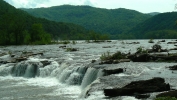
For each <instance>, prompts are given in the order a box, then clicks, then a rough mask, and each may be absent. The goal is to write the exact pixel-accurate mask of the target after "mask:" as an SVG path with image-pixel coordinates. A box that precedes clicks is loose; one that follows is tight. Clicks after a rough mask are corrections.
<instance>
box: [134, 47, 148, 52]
mask: <svg viewBox="0 0 177 100" xmlns="http://www.w3.org/2000/svg"><path fill="white" fill-rule="evenodd" d="M136 50H137V51H136V53H148V51H147V50H145V49H144V47H138V48H137V49H136Z"/></svg>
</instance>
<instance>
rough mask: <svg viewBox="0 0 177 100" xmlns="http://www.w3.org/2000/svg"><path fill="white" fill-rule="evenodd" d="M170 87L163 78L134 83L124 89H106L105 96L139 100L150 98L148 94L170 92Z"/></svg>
mask: <svg viewBox="0 0 177 100" xmlns="http://www.w3.org/2000/svg"><path fill="white" fill-rule="evenodd" d="M169 90H170V85H169V84H166V83H165V80H164V79H163V78H153V79H150V80H141V81H134V82H131V83H130V84H128V85H126V86H124V87H122V88H113V89H104V94H105V96H108V97H116V96H134V97H136V98H138V99H142V98H148V97H149V96H150V95H148V94H147V93H152V92H162V91H169Z"/></svg>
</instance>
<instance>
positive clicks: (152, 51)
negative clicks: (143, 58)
mask: <svg viewBox="0 0 177 100" xmlns="http://www.w3.org/2000/svg"><path fill="white" fill-rule="evenodd" d="M168 51H169V50H167V49H160V50H158V51H154V50H153V49H147V52H148V53H155V52H168Z"/></svg>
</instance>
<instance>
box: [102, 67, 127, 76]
mask: <svg viewBox="0 0 177 100" xmlns="http://www.w3.org/2000/svg"><path fill="white" fill-rule="evenodd" d="M103 72H104V75H105V76H106V75H111V74H119V73H123V72H124V69H123V68H118V69H104V70H103Z"/></svg>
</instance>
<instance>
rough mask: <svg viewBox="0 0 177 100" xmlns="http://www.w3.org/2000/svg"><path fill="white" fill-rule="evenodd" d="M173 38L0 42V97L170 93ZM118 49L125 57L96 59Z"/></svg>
mask: <svg viewBox="0 0 177 100" xmlns="http://www.w3.org/2000/svg"><path fill="white" fill-rule="evenodd" d="M175 41H176V40H165V41H163V42H162V40H154V43H148V40H123V41H117V40H114V41H111V42H100V43H87V42H85V41H77V43H76V44H66V45H64V44H56V45H39V46H1V48H0V65H1V66H0V83H1V86H0V90H2V91H1V92H0V93H1V94H4V95H1V96H0V99H2V100H8V99H12V100H13V99H19V100H26V99H28V100H36V99H43V100H49V99H50V98H51V100H58V98H60V99H63V100H66V99H68V100H70V99H88V100H92V99H108V100H109V99H119V100H127V99H130V100H133V99H144V98H146V99H149V100H153V99H154V98H156V95H158V97H159V96H161V95H164V94H161V93H164V92H167V91H169V92H170V91H172V93H169V92H168V93H167V94H170V95H172V94H175V90H176V89H177V85H176V83H177V77H176V74H177V71H176V65H177V63H176V61H177V60H176V59H177V56H176V50H177V49H175V48H176V46H175ZM158 45H159V46H161V47H160V49H158V48H159V47H158ZM154 46H156V47H154ZM67 48H69V49H67ZM117 52H121V54H123V58H122V57H119V59H112V58H115V57H112V58H111V60H110V59H106V60H101V59H100V58H101V57H102V56H103V54H108V53H109V55H114V54H115V53H117ZM41 80H42V81H41ZM66 87H67V88H66ZM16 89H18V91H17V92H13V91H16ZM75 90H77V91H75ZM160 94H161V95H160ZM167 94H165V95H167ZM174 96H175V95H174Z"/></svg>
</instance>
